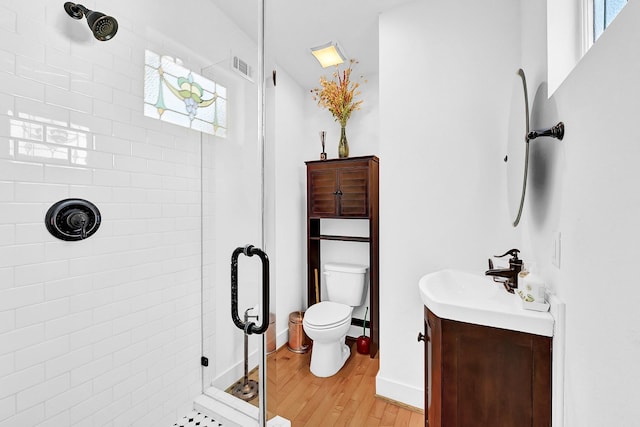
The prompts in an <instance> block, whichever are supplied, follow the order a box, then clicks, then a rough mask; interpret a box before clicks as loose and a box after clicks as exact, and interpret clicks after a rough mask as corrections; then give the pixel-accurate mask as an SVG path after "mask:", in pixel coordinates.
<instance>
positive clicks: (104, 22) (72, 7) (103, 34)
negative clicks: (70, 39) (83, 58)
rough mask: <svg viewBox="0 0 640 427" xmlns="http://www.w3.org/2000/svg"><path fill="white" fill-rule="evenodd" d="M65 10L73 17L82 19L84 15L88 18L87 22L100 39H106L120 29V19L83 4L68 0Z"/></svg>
mask: <svg viewBox="0 0 640 427" xmlns="http://www.w3.org/2000/svg"><path fill="white" fill-rule="evenodd" d="M64 10H65V11H66V12H67V14H68V15H69V16H70V17H72V18H73V19H82V17H83V16H85V17H86V18H87V24H89V28H91V32H93V35H94V36H95V38H97V39H98V40H100V41H106V40H109V39H111V38H112V37H113V36H115V35H116V32H117V31H118V21H116V18H114V17H112V16H107V15H105V14H104V13H100V12H94V11H92V10H89V9H87V8H86V7H84V6H83V5H81V4H75V3H71V2H66V3H65V4H64Z"/></svg>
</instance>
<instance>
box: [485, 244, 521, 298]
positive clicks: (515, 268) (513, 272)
mask: <svg viewBox="0 0 640 427" xmlns="http://www.w3.org/2000/svg"><path fill="white" fill-rule="evenodd" d="M518 253H520V251H519V250H518V249H510V250H508V251H507V252H505V253H504V254H502V255H495V257H496V258H502V257H504V256H507V255H511V258H509V268H493V261H492V260H491V258H489V269H488V270H487V271H485V273H484V274H485V275H487V276H493V280H494V281H496V282H501V283H502V284H503V285H504V288H505V289H506V290H507V292H509V293H514V289H518V274H519V273H520V271H522V260H521V259H519V258H518ZM498 277H502V278H504V279H505V280H497V278H498Z"/></svg>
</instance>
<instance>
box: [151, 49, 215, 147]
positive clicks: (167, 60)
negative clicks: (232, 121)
mask: <svg viewBox="0 0 640 427" xmlns="http://www.w3.org/2000/svg"><path fill="white" fill-rule="evenodd" d="M144 68H145V80H144V115H145V116H147V117H153V118H156V119H158V120H162V121H164V122H168V123H173V124H176V125H179V126H183V127H186V128H190V129H194V130H197V131H200V132H204V133H208V134H211V135H216V136H220V137H226V136H227V89H226V88H225V87H224V86H222V85H220V84H218V83H216V82H214V81H211V80H209V79H206V78H204V77H203V76H201V75H199V74H197V73H194V72H193V71H191V70H188V69H187V68H185V67H183V66H182V65H180V64H179V63H177V62H176V61H175V60H174V59H173V58H171V57H168V56H161V55H158V54H157V53H154V52H152V51H150V50H146V51H145V67H144Z"/></svg>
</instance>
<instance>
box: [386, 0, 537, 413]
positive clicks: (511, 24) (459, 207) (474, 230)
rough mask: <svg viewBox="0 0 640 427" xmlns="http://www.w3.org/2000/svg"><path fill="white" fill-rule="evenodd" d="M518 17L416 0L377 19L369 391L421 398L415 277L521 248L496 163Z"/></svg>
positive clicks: (511, 5)
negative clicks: (376, 321) (376, 189)
mask: <svg viewBox="0 0 640 427" xmlns="http://www.w3.org/2000/svg"><path fill="white" fill-rule="evenodd" d="M496 10H500V13H495V11H496ZM519 17H520V9H519V5H518V3H517V2H513V1H509V0H504V1H501V0H500V1H499V0H494V1H491V2H475V1H471V0H469V1H462V2H460V1H457V2H453V3H451V2H439V3H434V2H421V1H418V2H414V3H410V4H408V5H406V6H403V7H400V8H397V9H395V10H393V11H390V12H388V13H385V14H383V15H382V16H381V19H380V117H381V121H380V159H381V160H380V162H381V167H380V260H381V266H380V275H381V277H380V310H381V313H380V334H381V337H380V372H379V374H378V376H377V388H376V392H377V393H378V394H381V395H383V396H387V397H390V398H392V399H395V400H399V401H402V402H405V403H408V404H410V405H413V406H417V407H423V379H422V378H423V376H422V373H423V367H422V366H423V363H424V352H423V345H422V344H421V343H418V342H417V341H416V336H417V334H418V332H419V331H422V330H423V305H422V303H421V302H420V298H419V294H418V280H419V279H420V277H421V276H423V275H424V274H427V273H430V272H432V271H435V270H438V269H442V268H447V267H450V268H457V269H463V270H471V271H476V272H483V271H484V270H485V269H486V265H487V258H488V257H489V256H491V255H493V254H496V253H498V252H500V251H505V250H507V249H510V248H511V247H519V246H520V244H519V243H520V238H519V236H518V233H516V232H514V231H513V229H512V228H511V226H510V223H511V222H510V221H509V218H508V217H507V202H506V183H505V176H506V173H505V166H504V162H503V158H504V154H505V150H506V143H505V140H506V133H507V129H508V123H507V120H508V117H509V100H510V90H511V89H510V88H511V84H512V79H513V75H514V73H515V72H516V71H517V69H518V68H519V58H520V51H519V48H520V40H521V36H520V31H519V21H520V19H519ZM525 259H526V258H525Z"/></svg>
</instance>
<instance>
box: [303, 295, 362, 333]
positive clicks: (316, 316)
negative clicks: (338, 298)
mask: <svg viewBox="0 0 640 427" xmlns="http://www.w3.org/2000/svg"><path fill="white" fill-rule="evenodd" d="M352 312H353V307H351V306H348V305H345V304H340V303H337V302H333V301H322V302H319V303H317V304H314V305H312V306H311V307H309V308H308V309H307V311H306V312H305V314H304V319H303V323H304V324H305V325H306V326H308V327H311V328H313V329H332V328H335V327H337V326H340V325H342V324H344V323H346V322H349V323H351V313H352Z"/></svg>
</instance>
